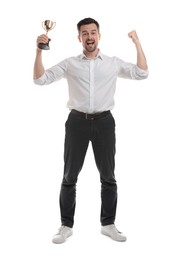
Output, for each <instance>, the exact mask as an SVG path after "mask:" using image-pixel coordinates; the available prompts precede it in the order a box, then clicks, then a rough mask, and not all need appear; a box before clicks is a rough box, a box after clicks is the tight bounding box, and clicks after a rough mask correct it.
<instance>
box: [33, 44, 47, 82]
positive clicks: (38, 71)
mask: <svg viewBox="0 0 182 260" xmlns="http://www.w3.org/2000/svg"><path fill="white" fill-rule="evenodd" d="M44 72H45V70H44V66H43V63H42V50H40V49H38V48H37V50H36V57H35V63H34V75H33V79H34V80H36V79H38V78H40V77H41V76H42V75H43V74H44Z"/></svg>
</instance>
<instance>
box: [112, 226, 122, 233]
mask: <svg viewBox="0 0 182 260" xmlns="http://www.w3.org/2000/svg"><path fill="white" fill-rule="evenodd" d="M112 229H114V230H115V231H117V232H118V233H119V234H122V232H120V231H119V230H118V229H117V228H116V226H115V225H114V224H113V225H112Z"/></svg>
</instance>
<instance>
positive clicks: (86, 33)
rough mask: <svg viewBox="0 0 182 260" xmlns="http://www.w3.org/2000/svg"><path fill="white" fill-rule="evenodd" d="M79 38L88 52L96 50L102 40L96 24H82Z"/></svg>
mask: <svg viewBox="0 0 182 260" xmlns="http://www.w3.org/2000/svg"><path fill="white" fill-rule="evenodd" d="M78 39H79V41H80V42H82V45H83V48H84V50H85V51H87V52H94V51H95V50H96V49H97V46H98V42H99V40H100V33H99V31H98V29H97V26H96V24H94V23H92V24H88V25H82V26H81V28H80V34H79V35H78Z"/></svg>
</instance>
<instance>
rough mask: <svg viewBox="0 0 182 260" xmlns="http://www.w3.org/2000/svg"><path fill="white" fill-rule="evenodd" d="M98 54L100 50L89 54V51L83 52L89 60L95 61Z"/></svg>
mask: <svg viewBox="0 0 182 260" xmlns="http://www.w3.org/2000/svg"><path fill="white" fill-rule="evenodd" d="M98 52H99V49H96V50H95V51H93V52H88V51H86V50H84V51H83V53H84V54H85V56H86V57H87V58H88V59H90V60H91V59H94V58H95V57H96V56H97V54H98Z"/></svg>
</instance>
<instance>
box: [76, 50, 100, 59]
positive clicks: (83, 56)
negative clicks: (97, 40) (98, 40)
mask: <svg viewBox="0 0 182 260" xmlns="http://www.w3.org/2000/svg"><path fill="white" fill-rule="evenodd" d="M97 58H99V59H101V60H103V54H102V53H101V52H100V50H99V52H98V54H97V56H96V57H95V58H94V60H95V59H97ZM80 59H81V60H89V59H88V58H87V57H86V56H85V54H84V53H82V54H81V55H80Z"/></svg>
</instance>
